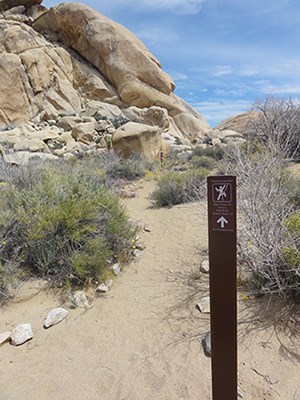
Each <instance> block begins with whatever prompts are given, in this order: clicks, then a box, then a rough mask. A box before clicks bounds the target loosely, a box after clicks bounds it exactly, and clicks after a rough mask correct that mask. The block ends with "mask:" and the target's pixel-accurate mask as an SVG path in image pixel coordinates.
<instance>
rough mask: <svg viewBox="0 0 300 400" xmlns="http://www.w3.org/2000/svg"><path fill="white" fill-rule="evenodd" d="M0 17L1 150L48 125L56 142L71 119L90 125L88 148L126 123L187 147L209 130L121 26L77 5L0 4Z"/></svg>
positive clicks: (6, 2) (143, 47) (149, 57)
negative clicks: (4, 144) (63, 120)
mask: <svg viewBox="0 0 300 400" xmlns="http://www.w3.org/2000/svg"><path fill="white" fill-rule="evenodd" d="M8 4H11V5H16V7H14V8H10V9H8V10H7V8H8V7H9V6H8ZM0 11H1V12H0V53H1V56H0V85H1V92H0V142H1V141H2V142H3V141H4V139H5V140H6V139H7V138H8V137H11V136H15V138H16V137H17V136H18V135H19V136H20V139H22V138H25V139H28V135H27V133H26V132H28V131H29V132H30V135H31V136H30V139H33V138H34V132H33V130H34V129H37V130H38V131H40V130H41V129H44V128H47V127H48V125H49V124H48V121H49V120H50V121H51V124H52V125H51V126H52V130H55V129H54V128H53V127H55V128H57V127H59V126H60V132H58V134H59V135H61V134H62V133H64V132H66V131H65V130H64V129H63V128H62V127H61V126H62V125H63V124H60V118H62V117H65V118H66V117H70V116H72V117H74V116H76V117H77V119H78V121H80V123H84V122H92V123H93V124H94V125H93V124H92V125H93V129H92V128H91V125H90V129H92V131H91V132H90V136H89V137H90V139H89V143H90V142H93V141H94V140H96V139H97V138H98V136H101V135H99V132H102V134H103V132H104V133H109V134H113V133H114V129H117V128H118V127H119V126H121V125H123V124H125V123H128V122H134V123H139V124H144V125H146V126H149V125H151V126H152V127H153V126H154V127H156V128H157V134H158V136H161V137H162V138H164V137H165V138H166V137H167V138H168V140H169V142H171V143H172V142H174V141H175V140H176V139H177V141H178V140H179V141H180V142H181V143H184V144H189V143H190V142H191V141H195V140H198V139H200V138H202V137H203V135H204V134H205V133H206V132H207V131H209V130H210V127H209V125H208V123H207V122H206V121H205V119H204V118H203V117H202V116H201V115H200V114H199V113H197V112H196V111H195V110H193V109H192V108H191V107H190V106H189V105H187V104H186V103H185V102H184V101H183V100H181V99H180V98H178V97H177V96H176V95H175V94H174V89H175V85H174V82H173V80H172V78H171V77H170V76H169V75H167V74H166V73H165V72H164V71H163V70H162V69H161V65H160V63H159V61H158V60H157V59H156V58H155V57H154V56H153V55H152V54H151V53H150V52H149V50H148V49H147V48H146V47H145V46H144V45H143V43H142V42H141V41H140V40H138V39H137V38H136V37H135V36H134V35H133V34H132V33H131V32H129V31H128V30H127V29H126V28H124V27H123V26H121V25H119V24H117V23H115V22H113V21H111V20H110V19H108V18H106V17H104V16H103V15H101V14H99V13H97V12H96V11H94V10H92V9H91V8H89V7H86V6H84V5H82V4H79V3H64V4H61V5H59V6H57V7H54V8H51V9H50V10H47V9H46V8H45V7H43V6H41V5H40V1H39V0H36V1H33V0H32V1H27V2H26V1H25V0H23V1H21V0H20V1H17V0H15V1H13V2H8V1H5V0H2V1H1V0H0ZM153 108H154V109H153ZM95 116H96V118H95ZM84 118H85V119H89V120H85V119H84ZM116 118H117V119H118V121H119V122H118V123H115V122H114V121H115V119H116ZM101 119H102V120H103V121H106V122H105V123H103V124H102V127H101V130H99V129H98V128H99V126H98V125H97V124H98V123H99V121H100V120H101ZM78 121H77V123H78ZM47 124H48V125H47ZM105 124H106V125H105ZM96 125H97V126H98V128H97V126H96ZM108 128H110V130H109V129H108ZM68 129H69V128H68ZM72 129H73V127H72ZM97 129H98V131H97ZM12 130H14V131H13V132H12ZM146 130H147V129H146ZM1 131H2V134H1ZM141 131H145V129H142V130H141ZM20 132H21V134H20ZM97 132H98V133H97ZM152 133H153V130H152ZM1 138H2V139H1ZM72 139H74V140H75V141H79V140H78V139H76V138H75V137H74V135H73V134H72ZM15 140H16V139H15ZM160 140H161V139H160ZM162 146H163V144H162ZM158 147H159V146H158ZM44 151H45V150H44ZM156 152H157V150H156Z"/></svg>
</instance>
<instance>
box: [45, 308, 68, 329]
mask: <svg viewBox="0 0 300 400" xmlns="http://www.w3.org/2000/svg"><path fill="white" fill-rule="evenodd" d="M68 314H69V311H67V310H65V309H64V308H62V307H59V308H54V309H53V310H51V311H50V312H49V313H48V314H47V316H46V318H45V321H44V327H45V328H49V327H50V326H53V325H56V324H58V323H59V322H61V321H62V320H64V319H65V318H66V316H67V315H68Z"/></svg>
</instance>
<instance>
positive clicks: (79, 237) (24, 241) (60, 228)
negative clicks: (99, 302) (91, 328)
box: [0, 160, 136, 291]
mask: <svg viewBox="0 0 300 400" xmlns="http://www.w3.org/2000/svg"><path fill="white" fill-rule="evenodd" d="M2 173H3V170H2ZM3 175H5V176H4V179H5V181H6V185H5V188H3V189H2V190H1V198H0V205H1V213H0V238H1V244H0V290H1V288H2V291H4V288H5V286H6V283H5V279H6V278H7V277H9V276H10V272H11V267H10V266H13V268H15V269H16V268H17V269H18V270H20V271H24V270H26V271H27V272H29V273H32V274H35V275H39V276H47V277H50V278H53V280H54V281H55V282H60V283H67V282H73V283H79V282H81V283H82V282H85V281H87V280H93V279H98V278H99V277H101V275H102V274H103V273H105V271H106V268H107V267H108V265H109V263H110V262H112V261H113V260H116V259H119V260H120V259H122V260H127V259H128V257H129V254H130V251H131V245H132V239H133V238H134V236H135V233H136V228H132V226H131V225H129V223H128V215H127V213H126V210H125V209H124V207H123V206H122V205H121V203H120V200H119V199H118V198H117V197H116V196H115V195H114V194H113V193H112V192H110V191H109V190H108V189H107V187H106V185H105V173H104V172H103V170H102V169H101V168H99V166H98V161H97V160H89V161H86V164H85V162H84V161H80V162H79V164H71V165H70V164H68V163H67V164H65V163H59V164H57V165H56V164H55V163H52V164H33V165H29V166H28V167H17V168H12V167H10V168H9V167H6V171H5V173H4V174H3ZM8 270H9V271H8Z"/></svg>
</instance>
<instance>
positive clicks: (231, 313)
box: [207, 176, 237, 400]
mask: <svg viewBox="0 0 300 400" xmlns="http://www.w3.org/2000/svg"><path fill="white" fill-rule="evenodd" d="M207 189H208V191H207V192H208V230H209V271H210V279H209V280H210V312H211V349H212V392H213V400H237V299H236V238H237V235H236V177H235V176H211V177H208V179H207Z"/></svg>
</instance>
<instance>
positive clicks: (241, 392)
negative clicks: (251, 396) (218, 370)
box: [237, 386, 244, 399]
mask: <svg viewBox="0 0 300 400" xmlns="http://www.w3.org/2000/svg"><path fill="white" fill-rule="evenodd" d="M237 395H238V397H240V398H241V399H243V398H244V393H243V391H242V389H241V388H240V387H239V386H238V387H237Z"/></svg>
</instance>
